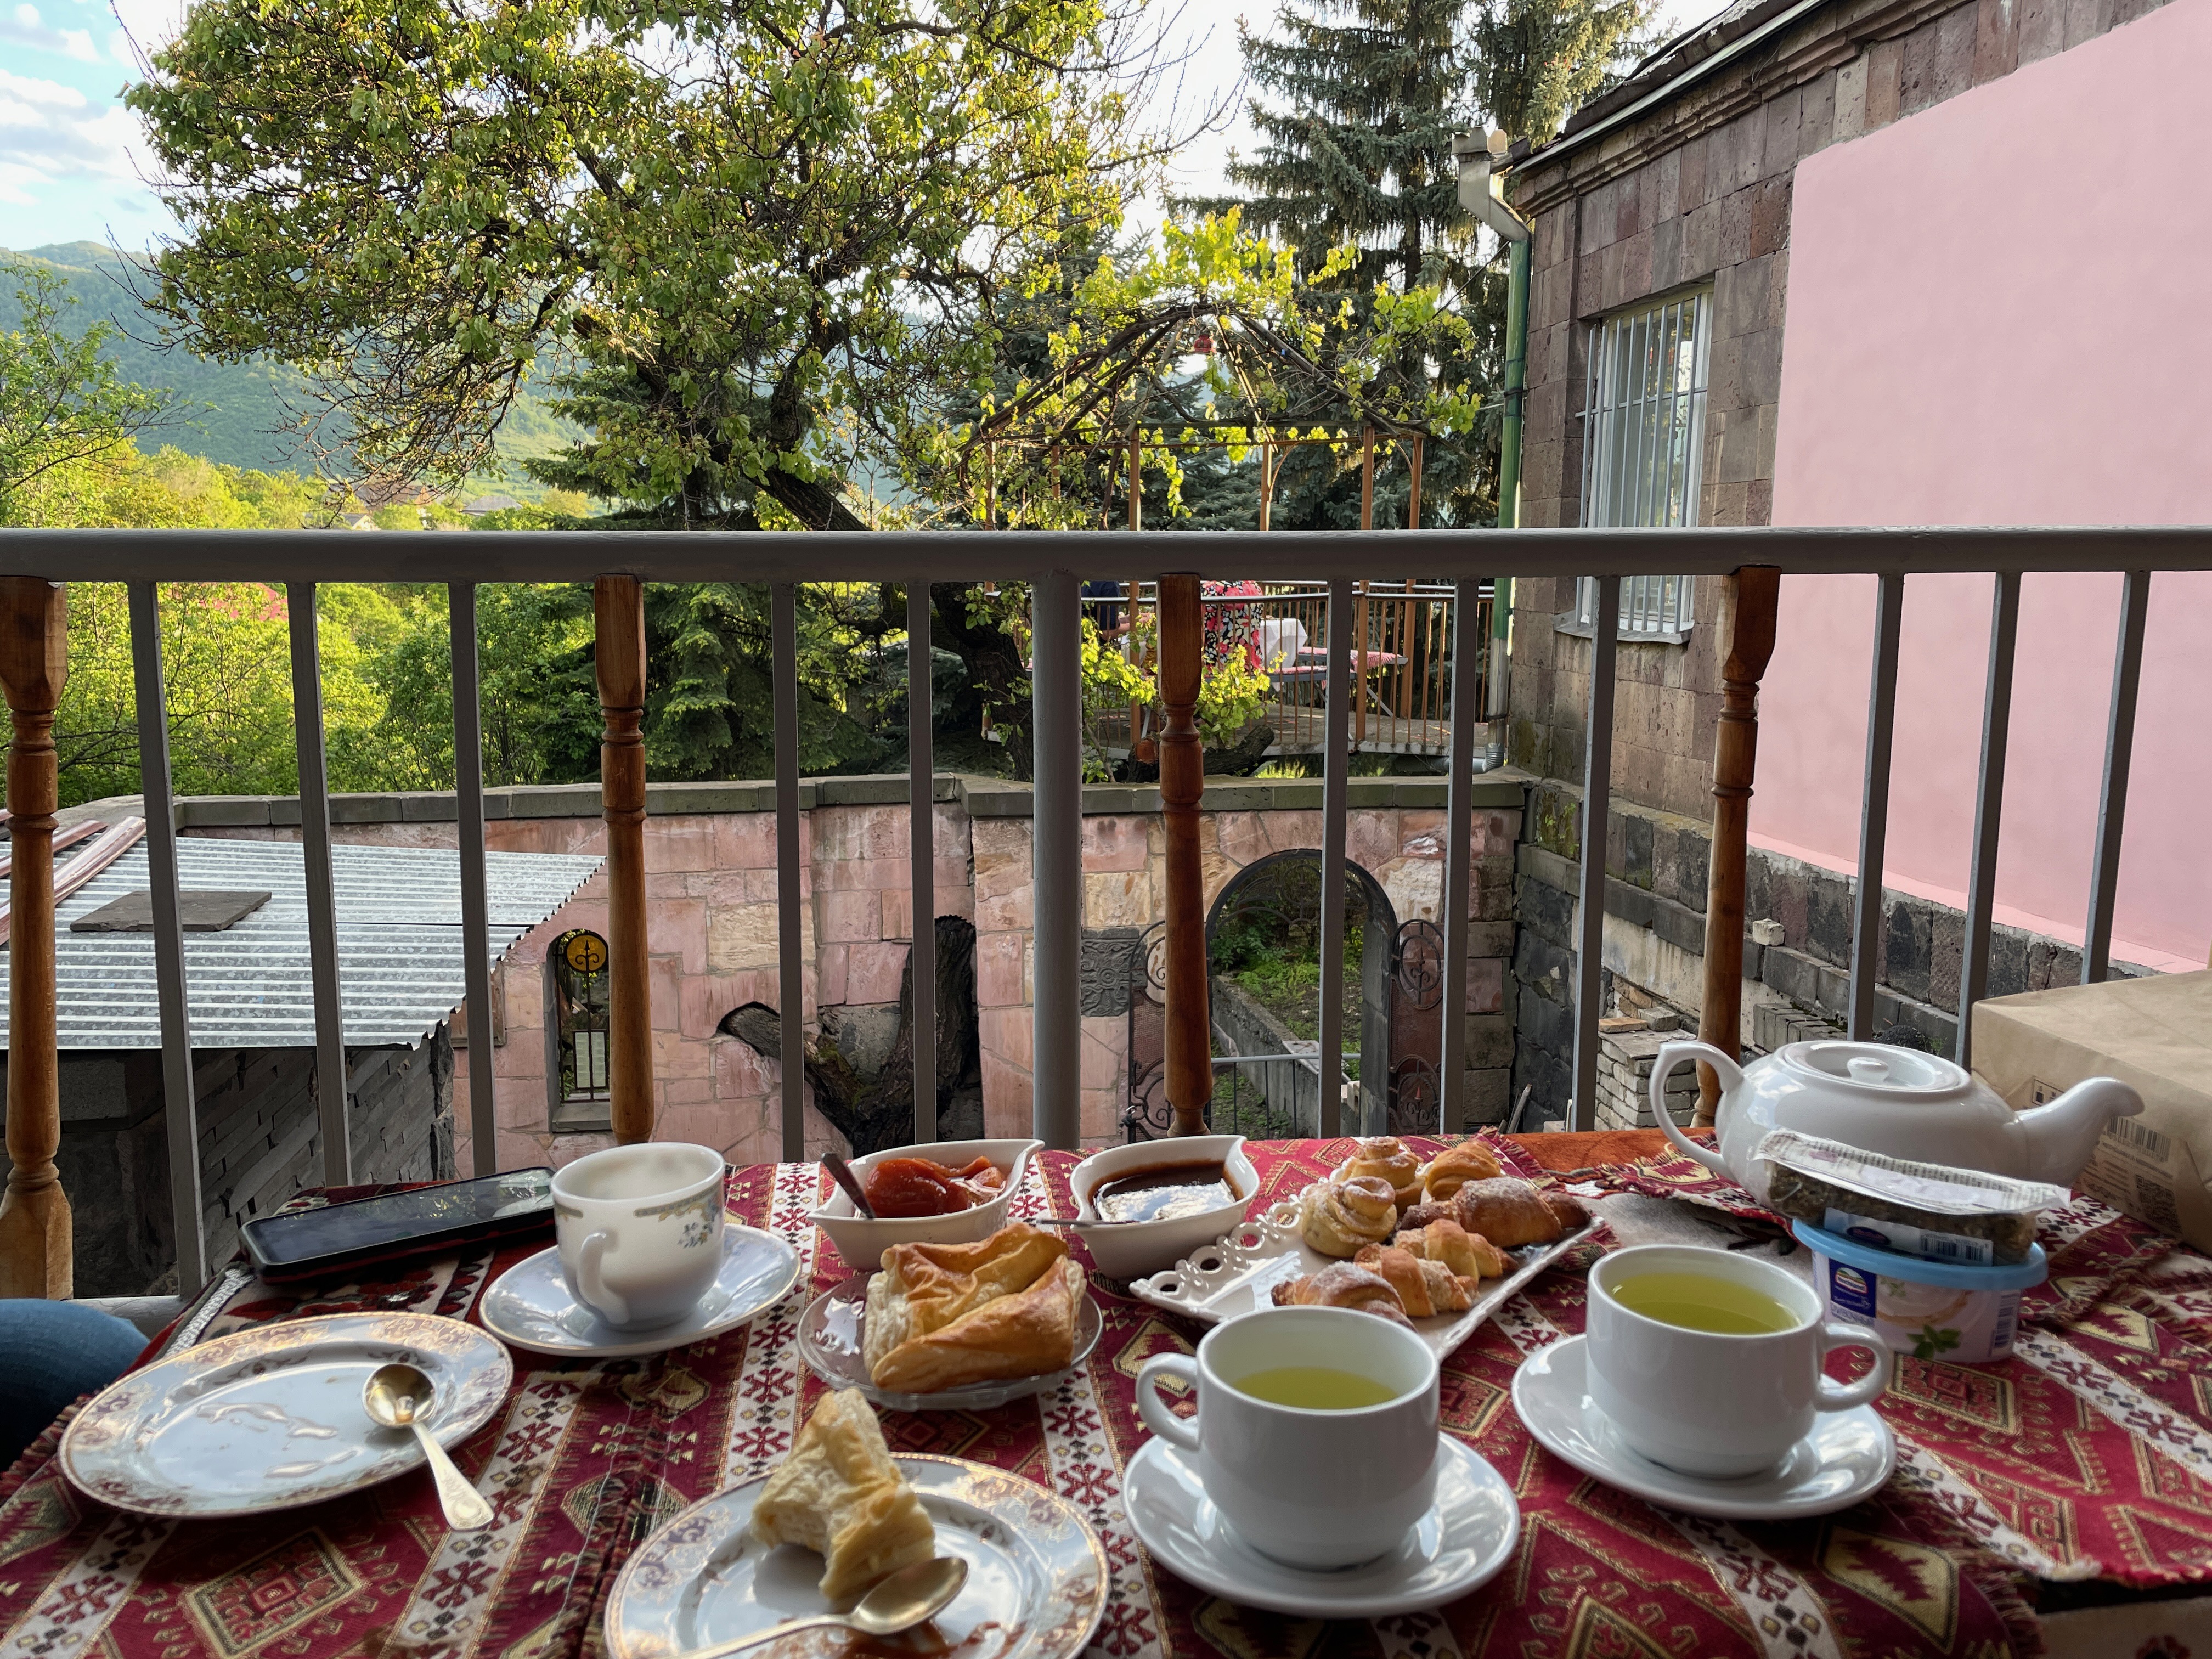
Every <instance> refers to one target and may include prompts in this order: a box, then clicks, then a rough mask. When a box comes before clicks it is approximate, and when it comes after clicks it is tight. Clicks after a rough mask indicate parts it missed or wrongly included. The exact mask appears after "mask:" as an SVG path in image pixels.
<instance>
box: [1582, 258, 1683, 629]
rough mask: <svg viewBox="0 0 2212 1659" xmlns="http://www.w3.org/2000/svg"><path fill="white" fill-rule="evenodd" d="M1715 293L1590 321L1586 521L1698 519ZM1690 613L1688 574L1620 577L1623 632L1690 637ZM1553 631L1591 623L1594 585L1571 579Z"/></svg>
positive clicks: (1639, 523)
mask: <svg viewBox="0 0 2212 1659" xmlns="http://www.w3.org/2000/svg"><path fill="white" fill-rule="evenodd" d="M1712 301H1713V296H1712V291H1711V289H1699V290H1698V291H1697V292H1695V293H1691V294H1679V295H1674V297H1672V298H1670V299H1666V300H1662V301H1659V302H1658V303H1657V304H1656V305H1648V306H1641V307H1637V308H1635V309H1633V310H1630V311H1623V312H1617V313H1614V314H1613V315H1612V316H1610V317H1607V318H1605V319H1602V320H1601V321H1599V322H1596V323H1594V324H1592V325H1590V331H1589V384H1588V388H1587V392H1586V395H1585V397H1584V398H1583V501H1582V521H1583V523H1584V524H1585V525H1592V526H1617V527H1620V528H1624V529H1628V528H1633V529H1663V528H1668V527H1671V526H1680V525H1694V524H1695V523H1697V521H1698V494H1699V486H1700V484H1701V483H1702V481H1703V478H1702V475H1703V472H1704V465H1703V463H1704V456H1705V380H1706V374H1707V369H1708V365H1709V362H1710V360H1711V349H1712V342H1711V333H1712ZM1695 613H1696V592H1695V583H1694V582H1693V580H1692V578H1690V577H1688V576H1631V577H1628V578H1627V579H1626V580H1624V581H1622V583H1621V584H1620V636H1621V638H1623V639H1625V640H1626V639H1633V640H1641V641H1649V642H1654V643H1660V644H1675V645H1679V644H1681V643H1683V642H1684V641H1686V640H1687V639H1688V638H1689V633H1690V627H1691V624H1692V621H1693V619H1694V617H1695ZM1558 621H1559V628H1560V630H1561V631H1562V632H1564V633H1569V634H1581V635H1589V634H1591V633H1594V632H1595V630H1596V628H1597V583H1596V581H1595V579H1593V578H1591V577H1589V576H1585V577H1583V579H1582V580H1580V581H1579V582H1577V584H1576V587H1575V608H1574V609H1573V610H1572V611H1570V612H1568V613H1567V614H1566V615H1565V616H1564V617H1559V619H1558Z"/></svg>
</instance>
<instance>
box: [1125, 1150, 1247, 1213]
mask: <svg viewBox="0 0 2212 1659" xmlns="http://www.w3.org/2000/svg"><path fill="white" fill-rule="evenodd" d="M1243 1196H1244V1194H1242V1193H1240V1192H1238V1191H1237V1183H1236V1182H1234V1181H1232V1180H1231V1179H1230V1177H1229V1170H1228V1168H1227V1166H1226V1165H1225V1164H1223V1163H1222V1161H1221V1160H1220V1159H1219V1158H1212V1159H1208V1160H1206V1161H1205V1162H1203V1163H1195V1164H1154V1165H1153V1166H1152V1168H1151V1169H1149V1170H1130V1171H1129V1172H1128V1173H1127V1175H1117V1176H1108V1177H1107V1178H1106V1179H1105V1180H1103V1181H1102V1182H1099V1183H1098V1185H1097V1187H1095V1188H1092V1189H1091V1213H1092V1214H1094V1215H1096V1216H1097V1218H1099V1219H1100V1220H1101V1221H1174V1220H1177V1219H1180V1218H1182V1217H1184V1216H1189V1215H1203V1214H1204V1213H1205V1212H1206V1211H1208V1210H1218V1209H1220V1208H1222V1207H1223V1206H1225V1205H1230V1204H1234V1203H1235V1202H1236V1201H1237V1200H1238V1199H1240V1198H1242V1197H1243Z"/></svg>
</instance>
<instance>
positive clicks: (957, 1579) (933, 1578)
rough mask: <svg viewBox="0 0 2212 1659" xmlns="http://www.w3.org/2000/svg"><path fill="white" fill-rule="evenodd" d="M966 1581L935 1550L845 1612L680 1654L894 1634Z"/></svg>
mask: <svg viewBox="0 0 2212 1659" xmlns="http://www.w3.org/2000/svg"><path fill="white" fill-rule="evenodd" d="M967 1582H968V1564H967V1563H966V1562H965V1561H963V1560H962V1559H960V1558H959V1557H958V1556H957V1555H940V1556H939V1557H938V1558H937V1559H935V1560H933V1561H917V1562H915V1564H914V1565H912V1566H910V1567H901V1568H900V1569H899V1570H898V1571H896V1572H895V1573H893V1574H892V1575H891V1576H890V1577H888V1578H886V1579H884V1582H883V1583H880V1584H878V1585H877V1586H876V1587H875V1589H872V1590H870V1591H869V1592H868V1593H867V1594H866V1595H864V1596H862V1597H861V1598H860V1605H859V1606H858V1607H854V1609H853V1610H852V1612H850V1613H817V1614H815V1615H814V1616H813V1617H812V1618H809V1619H787V1620H784V1621H783V1622H782V1623H781V1624H780V1625H771V1626H769V1627H768V1628H767V1629H766V1630H757V1631H755V1632H752V1634H751V1635H750V1636H740V1637H738V1638H735V1639H734V1640H732V1641H728V1642H717V1643H716V1644H714V1646H713V1647H711V1648H694V1649H692V1650H691V1651H690V1652H689V1653H687V1654H685V1655H684V1656H683V1659H727V1656H728V1655H730V1654H732V1653H743V1652H744V1650H746V1649H747V1648H757V1647H758V1646H760V1644H762V1643H763V1642H773V1641H775V1640H777V1639H778V1638H781V1637H786V1636H793V1635H796V1634H797V1633H798V1632H800V1631H803V1630H853V1631H858V1632H860V1634H861V1635H863V1636H896V1635H897V1634H898V1633H899V1632H901V1631H902V1630H911V1629H913V1628H914V1627H915V1626H916V1625H919V1624H920V1623H921V1621H922V1620H925V1619H932V1618H934V1617H936V1615H937V1614H939V1613H942V1612H943V1611H944V1610H945V1606H946V1604H947V1603H949V1602H950V1601H951V1600H952V1598H953V1597H954V1596H956V1595H959V1594H960V1587H961V1586H962V1585H963V1584H964V1583H967Z"/></svg>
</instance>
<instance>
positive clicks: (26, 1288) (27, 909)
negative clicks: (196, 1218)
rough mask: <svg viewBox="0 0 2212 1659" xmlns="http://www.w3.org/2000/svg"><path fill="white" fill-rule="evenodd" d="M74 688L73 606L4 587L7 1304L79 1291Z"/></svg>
mask: <svg viewBox="0 0 2212 1659" xmlns="http://www.w3.org/2000/svg"><path fill="white" fill-rule="evenodd" d="M68 678H69V601H68V598H67V594H66V592H65V590H64V588H63V587H62V586H61V585H60V584H59V583H58V582H47V581H40V580H37V579H36V578H34V577H30V576H7V577H0V686H4V687H5V689H6V691H7V696H8V707H9V710H10V711H11V712H12V713H13V714H14V715H15V738H14V740H13V741H12V742H10V743H9V745H8V811H9V817H8V831H9V849H8V850H9V858H10V860H11V862H10V865H9V872H8V915H9V936H8V956H9V964H8V965H9V974H8V1157H9V1162H10V1165H11V1167H10V1168H9V1171H8V1191H7V1195H6V1196H5V1197H4V1198H0V1297H4V1296H42V1297H66V1296H68V1295H69V1294H70V1290H71V1288H72V1278H73V1275H72V1272H71V1268H72V1265H73V1264H72V1248H71V1243H70V1206H69V1197H68V1194H65V1193H64V1192H63V1191H62V1182H61V1172H60V1171H59V1170H57V1169H55V1167H54V1154H55V1152H58V1150H59V1149H60V1147H61V1144H62V1101H61V1079H60V1058H59V1055H58V1054H57V1053H56V1050H55V1039H54V802H55V791H56V787H57V773H56V769H55V763H54V709H55V708H56V707H57V706H58V704H59V703H60V702H61V700H62V686H63V684H64V682H65V681H66V680H67V679H68Z"/></svg>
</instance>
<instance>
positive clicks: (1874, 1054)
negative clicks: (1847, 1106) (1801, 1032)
mask: <svg viewBox="0 0 2212 1659" xmlns="http://www.w3.org/2000/svg"><path fill="white" fill-rule="evenodd" d="M1778 1054H1779V1057H1780V1058H1781V1060H1782V1061H1783V1063H1784V1065H1786V1066H1790V1067H1792V1068H1793V1069H1795V1070H1797V1071H1801V1072H1810V1073H1814V1074H1816V1075H1818V1076H1820V1077H1822V1078H1826V1079H1832V1080H1833V1081H1835V1082H1838V1083H1853V1084H1857V1085H1859V1086H1860V1087H1861V1088H1864V1089H1878V1090H1881V1091H1882V1092H1884V1093H1885V1094H1891V1093H1905V1092H1910V1093H1924V1094H1951V1093H1954V1092H1956V1091H1959V1090H1960V1089H1963V1088H1965V1087H1966V1085H1968V1084H1969V1083H1970V1082H1971V1081H1972V1079H1970V1078H1969V1077H1968V1076H1967V1074H1966V1071H1965V1070H1964V1069H1963V1068H1962V1067H1960V1066H1955V1065H1954V1064H1952V1062H1951V1061H1949V1060H1945V1059H1944V1058H1943V1057H1942V1055H1941V1054H1923V1053H1921V1052H1920V1051H1919V1050H1918V1049H1917V1048H1897V1047H1895V1046H1893V1045H1892V1044H1890V1043H1887V1042H1839V1041H1838V1042H1792V1043H1790V1044H1788V1045H1787V1046H1785V1047H1784V1048H1781V1049H1780V1050H1778Z"/></svg>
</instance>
